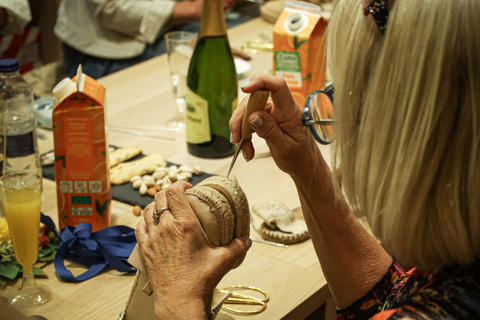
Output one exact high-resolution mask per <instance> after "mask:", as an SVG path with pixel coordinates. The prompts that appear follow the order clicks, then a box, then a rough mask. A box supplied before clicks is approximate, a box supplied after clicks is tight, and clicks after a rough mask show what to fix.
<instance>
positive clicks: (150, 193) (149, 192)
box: [147, 187, 157, 197]
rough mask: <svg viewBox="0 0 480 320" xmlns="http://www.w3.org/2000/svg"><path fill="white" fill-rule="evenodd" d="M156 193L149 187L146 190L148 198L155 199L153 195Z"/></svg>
mask: <svg viewBox="0 0 480 320" xmlns="http://www.w3.org/2000/svg"><path fill="white" fill-rule="evenodd" d="M156 193H157V189H155V188H154V187H150V188H148V190H147V194H148V195H149V196H150V197H155V194H156Z"/></svg>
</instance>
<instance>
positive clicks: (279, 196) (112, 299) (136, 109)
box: [0, 18, 332, 320]
mask: <svg viewBox="0 0 480 320" xmlns="http://www.w3.org/2000/svg"><path fill="white" fill-rule="evenodd" d="M272 29H273V25H271V24H268V23H266V22H264V21H263V20H261V19H260V18H258V19H255V20H252V21H250V22H247V23H244V24H242V25H240V26H238V27H235V28H232V29H231V30H229V39H230V43H231V46H232V47H234V48H240V47H241V45H242V43H244V42H246V41H249V40H252V39H254V38H259V37H260V34H261V33H264V34H266V35H268V36H271V34H272ZM250 62H251V65H252V69H251V70H250V72H249V75H252V74H253V73H254V72H270V71H271V66H272V53H271V52H270V53H261V54H257V55H254V56H253V58H252V60H251V61H250ZM247 79H248V77H245V78H244V79H242V80H239V84H241V83H243V82H244V81H246V80H247ZM100 82H101V83H102V84H103V85H104V86H105V88H106V90H107V91H106V92H107V111H108V117H107V120H108V123H109V124H116V125H147V126H155V125H157V126H162V125H163V123H164V121H165V120H166V119H168V118H170V117H172V116H173V115H174V113H175V100H174V98H173V96H172V92H171V87H170V80H169V70H168V64H167V57H166V56H165V55H162V56H159V57H157V58H153V59H151V60H148V61H146V62H143V63H141V64H138V65H136V66H134V67H131V68H129V69H126V70H124V71H121V72H118V73H115V74H112V75H109V76H107V77H104V78H102V79H101V80H100ZM243 96H244V94H243V93H241V91H240V97H239V99H240V98H241V97H243ZM42 132H43V133H45V134H46V135H47V136H48V139H46V140H39V144H40V149H41V152H46V151H48V150H51V149H52V148H53V141H52V138H53V137H52V134H51V132H49V131H45V130H42ZM152 133H154V134H158V135H165V136H169V137H174V138H176V141H175V142H172V141H166V140H159V139H154V138H146V137H138V136H133V135H126V134H121V133H116V132H109V133H108V141H109V143H110V144H114V145H117V146H122V147H127V146H139V147H141V148H142V149H143V151H144V153H145V154H151V153H155V152H158V153H160V154H161V155H163V156H164V157H165V158H166V159H167V160H169V161H171V162H173V163H178V164H186V165H198V166H200V167H201V168H202V170H203V171H205V172H209V173H214V174H219V175H226V173H227V170H228V166H229V164H230V161H231V158H225V159H219V160H208V159H200V158H197V157H194V156H192V155H190V154H188V153H187V151H186V143H185V132H184V131H182V132H173V133H172V132H160V131H159V132H152ZM254 143H255V144H256V146H257V149H258V151H259V152H265V151H267V148H266V146H265V144H264V143H263V141H261V140H260V139H258V138H257V139H254ZM323 152H324V153H326V157H327V158H328V153H329V151H328V149H327V148H324V149H323ZM232 175H233V176H235V178H236V179H237V180H238V182H239V183H240V185H241V186H242V188H243V189H244V191H245V193H246V195H247V197H248V200H249V203H250V205H252V204H255V203H258V202H263V201H270V200H280V201H282V202H283V203H285V204H286V205H287V206H288V207H291V208H293V207H296V206H298V205H299V199H298V196H297V193H296V190H295V187H294V184H293V182H292V181H291V179H290V178H289V176H287V175H286V174H284V173H283V172H281V171H280V170H279V169H278V168H277V167H276V165H275V163H274V161H273V160H272V158H271V157H263V158H258V159H254V160H253V161H250V162H249V163H248V164H247V163H246V162H245V161H244V160H243V158H242V157H239V159H238V160H237V164H236V165H235V167H234V169H233V171H232ZM42 211H43V212H44V213H46V214H48V215H50V216H51V217H52V218H54V220H55V222H57V204H56V195H55V185H54V182H53V181H51V180H46V179H45V181H44V195H43V204H42ZM140 219H142V217H136V216H134V215H133V214H132V207H131V206H130V205H128V204H125V203H121V202H118V201H113V202H112V222H113V224H116V225H127V226H130V227H132V228H135V226H136V225H137V223H138V221H139V220H140ZM252 237H253V238H260V236H259V235H258V234H256V232H255V231H254V230H252ZM66 264H67V267H68V268H70V270H72V272H73V273H74V274H75V275H78V274H79V273H81V272H83V271H84V268H83V267H82V266H78V265H76V264H74V263H68V262H67V263H66ZM44 270H45V272H46V273H47V274H48V276H49V278H48V279H38V280H37V281H38V283H44V284H46V285H48V286H49V287H50V288H51V289H52V290H53V292H54V298H53V299H52V300H51V301H50V302H48V303H47V304H45V305H43V306H38V307H32V308H27V309H24V310H23V311H24V312H25V313H26V314H28V315H34V314H39V315H42V316H44V317H46V318H48V319H49V320H57V319H62V320H63V319H71V320H75V319H79V320H80V319H81V320H85V319H92V320H96V319H117V318H118V314H119V312H120V311H122V310H123V308H124V306H125V303H126V301H127V296H128V294H129V292H130V288H131V286H132V282H133V279H134V275H133V273H131V274H120V273H118V272H116V271H113V270H107V271H104V272H103V273H101V274H100V275H98V276H96V277H94V278H92V279H90V280H87V281H84V282H80V283H66V282H63V281H61V280H60V279H59V277H58V275H57V274H56V272H55V269H54V267H53V264H50V265H48V266H47V267H45V268H44ZM239 284H243V285H251V286H256V287H259V288H262V289H263V290H265V291H266V292H268V293H269V294H270V297H271V299H270V302H268V304H267V309H266V310H265V311H264V312H262V313H261V314H258V315H254V316H249V318H251V319H258V320H259V319H269V320H272V319H273V320H274V319H303V318H305V317H306V316H307V315H309V314H311V313H312V312H313V311H314V310H316V309H317V308H319V307H320V306H322V305H324V304H325V303H328V304H329V305H328V306H327V313H328V314H329V315H327V316H326V317H327V318H331V315H332V313H331V312H332V307H331V305H330V301H331V298H330V293H329V290H328V287H327V285H326V281H325V278H324V276H323V273H322V271H321V269H320V265H319V263H318V260H317V257H316V255H315V252H314V250H313V247H312V243H311V241H310V240H309V241H306V242H304V243H301V244H297V245H290V246H289V247H288V248H280V247H275V246H271V245H267V244H261V243H257V242H254V243H253V246H252V248H251V249H250V251H249V253H248V255H247V258H246V260H245V262H244V263H243V264H242V265H241V266H240V267H239V268H237V269H235V270H233V271H231V272H230V273H228V274H227V275H226V277H225V278H224V279H223V280H222V281H221V283H220V284H219V288H223V287H227V286H231V285H239ZM186 290H188V288H186ZM3 294H4V290H2V289H0V295H3ZM217 319H221V320H223V319H245V316H239V315H234V314H231V313H227V312H224V311H222V312H221V313H220V314H219V316H218V318H217Z"/></svg>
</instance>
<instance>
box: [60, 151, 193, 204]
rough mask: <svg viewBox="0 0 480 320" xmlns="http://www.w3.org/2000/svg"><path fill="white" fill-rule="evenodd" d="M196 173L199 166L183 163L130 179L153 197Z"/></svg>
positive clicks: (187, 179) (144, 192) (134, 185)
mask: <svg viewBox="0 0 480 320" xmlns="http://www.w3.org/2000/svg"><path fill="white" fill-rule="evenodd" d="M52 154H53V153H52ZM194 174H195V175H200V174H202V172H201V170H200V168H199V167H198V166H194V167H190V166H187V165H181V166H179V167H177V166H175V165H172V166H170V167H159V168H157V169H155V171H154V172H153V173H152V175H148V174H146V175H143V176H135V177H133V178H132V179H130V182H131V183H132V187H133V188H134V189H139V192H140V194H141V195H145V194H148V195H149V196H152V197H153V196H155V194H156V193H157V192H158V191H160V190H163V189H166V188H168V187H169V186H171V185H172V183H173V182H175V181H177V180H183V181H190V179H192V176H193V175H194Z"/></svg>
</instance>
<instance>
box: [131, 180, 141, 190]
mask: <svg viewBox="0 0 480 320" xmlns="http://www.w3.org/2000/svg"><path fill="white" fill-rule="evenodd" d="M142 182H143V181H142V180H141V179H140V180H135V181H133V183H132V187H133V189H139V188H140V186H141V185H142Z"/></svg>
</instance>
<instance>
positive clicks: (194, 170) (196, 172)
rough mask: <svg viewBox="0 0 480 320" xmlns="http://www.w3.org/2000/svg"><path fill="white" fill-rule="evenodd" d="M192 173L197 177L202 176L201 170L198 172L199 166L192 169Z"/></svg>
mask: <svg viewBox="0 0 480 320" xmlns="http://www.w3.org/2000/svg"><path fill="white" fill-rule="evenodd" d="M193 173H195V174H196V175H197V176H199V175H201V174H202V170H200V167H199V166H195V167H193Z"/></svg>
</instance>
